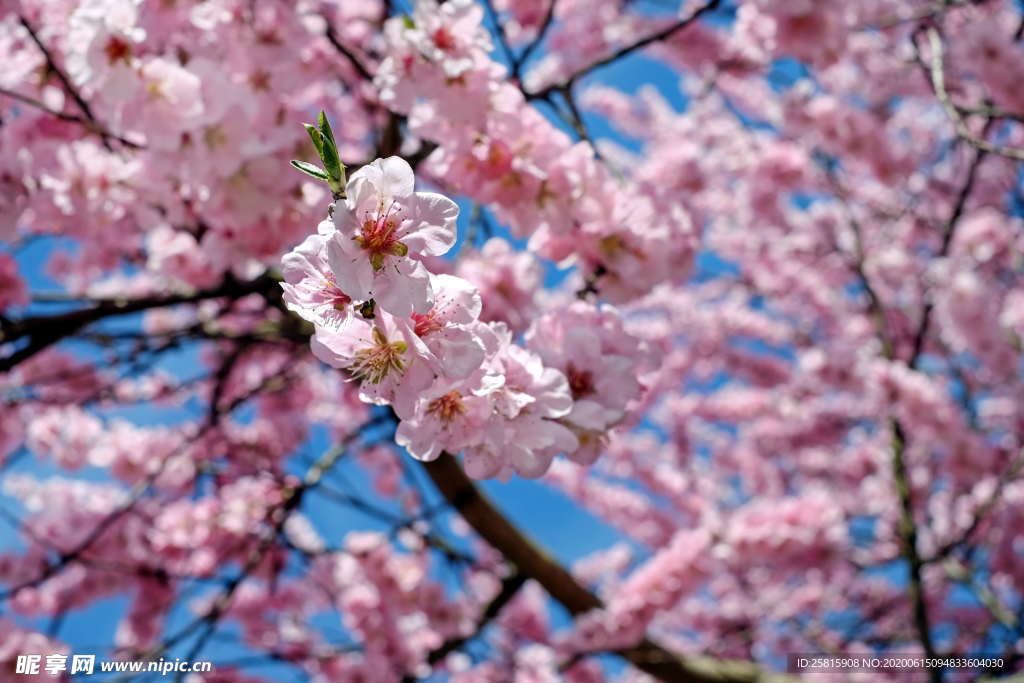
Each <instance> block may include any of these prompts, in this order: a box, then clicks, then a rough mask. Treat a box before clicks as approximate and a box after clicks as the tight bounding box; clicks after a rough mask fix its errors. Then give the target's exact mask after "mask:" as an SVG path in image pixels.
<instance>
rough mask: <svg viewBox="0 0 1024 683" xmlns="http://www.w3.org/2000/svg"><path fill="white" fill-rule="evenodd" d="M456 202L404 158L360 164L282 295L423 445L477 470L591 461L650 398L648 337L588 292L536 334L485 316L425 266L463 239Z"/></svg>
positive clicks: (321, 343)
mask: <svg viewBox="0 0 1024 683" xmlns="http://www.w3.org/2000/svg"><path fill="white" fill-rule="evenodd" d="M458 213H459V209H458V206H457V205H456V204H455V202H453V201H452V200H451V199H448V198H447V197H445V196H443V195H440V194H436V193H433V192H417V191H416V189H415V177H414V173H413V170H412V168H411V167H410V166H409V164H408V162H406V161H405V160H403V159H401V158H399V157H389V158H386V159H377V160H375V161H373V162H372V163H370V164H367V165H365V166H363V167H362V168H360V169H359V170H357V171H356V172H355V173H353V174H352V176H351V178H349V180H348V183H347V185H346V187H345V192H344V200H343V201H339V202H337V203H335V204H334V205H333V207H332V210H331V215H330V217H329V218H328V219H326V220H324V221H322V222H321V223H320V225H319V226H318V228H317V233H316V234H313V235H310V236H309V237H307V238H306V239H305V240H304V241H303V242H302V244H300V245H299V246H298V247H296V248H295V249H294V250H293V251H291V252H289V253H288V254H286V255H285V257H284V259H283V261H282V273H283V276H284V280H285V281H284V282H283V283H282V287H283V288H284V301H285V304H286V305H287V306H288V308H289V309H290V310H292V311H294V312H295V313H297V314H298V315H299V316H301V317H302V318H303V319H305V320H307V321H309V322H311V323H313V325H314V328H315V332H314V334H313V338H312V342H311V345H312V350H313V353H314V354H315V355H316V357H317V358H319V359H320V360H322V361H323V362H325V363H327V364H328V365H330V366H332V367H335V368H339V369H341V370H343V371H344V372H345V373H346V374H347V375H348V376H349V377H350V378H351V379H352V380H353V381H355V382H358V383H359V387H360V398H362V400H364V401H366V402H368V403H374V404H378V405H389V406H391V407H392V409H393V410H394V412H395V414H396V415H397V416H398V418H399V419H400V423H399V426H398V431H397V433H396V437H395V438H396V442H397V443H398V444H399V445H401V446H404V447H405V449H406V450H407V451H408V452H409V454H410V455H412V456H413V457H415V458H417V459H420V460H434V459H435V458H437V457H438V456H439V455H440V454H441V453H442V452H443V451H449V452H453V453H459V452H461V453H462V454H463V456H464V465H465V468H466V471H467V472H468V473H469V474H470V476H472V477H475V478H487V477H505V478H507V477H509V476H511V475H512V474H513V473H516V474H519V475H521V476H525V477H538V476H540V475H542V474H544V472H546V471H547V469H548V467H549V466H550V464H551V462H552V460H553V459H554V457H555V456H556V455H558V454H563V453H564V454H567V455H569V456H570V457H572V458H573V459H575V460H577V461H579V462H586V463H589V462H592V461H593V460H594V459H595V458H596V457H597V456H598V455H599V454H600V450H601V448H602V444H604V443H605V441H606V438H607V435H608V433H609V430H611V429H612V428H614V427H616V426H617V425H619V424H620V423H622V422H623V420H624V419H626V417H627V414H628V412H629V408H630V404H631V403H635V402H637V401H639V400H640V398H641V394H642V389H643V387H642V386H641V384H640V382H639V381H638V379H637V373H638V372H639V371H640V368H641V364H642V363H643V362H645V361H646V360H647V358H646V356H647V352H646V348H645V346H644V345H643V344H642V343H640V342H639V340H637V339H635V338H634V337H632V336H631V335H630V334H629V333H628V332H627V331H626V330H625V327H624V325H623V322H622V320H621V318H620V316H619V315H618V313H617V312H616V311H615V309H613V308H612V307H609V306H604V307H597V306H595V305H593V304H589V303H585V302H582V301H578V302H575V303H572V304H569V305H566V306H563V307H561V308H559V309H556V310H552V311H549V312H548V313H547V314H545V315H544V316H542V317H540V318H538V319H537V320H536V321H535V322H534V324H533V326H532V327H530V329H529V330H527V332H526V336H525V342H526V346H523V345H520V344H518V343H517V342H516V341H515V338H514V335H513V332H512V331H511V330H510V329H509V327H508V325H506V324H505V323H504V322H501V321H494V320H492V321H490V322H484V321H482V320H481V312H482V310H483V302H482V300H481V296H480V293H479V292H478V290H477V289H476V288H475V287H473V285H472V284H470V283H469V282H468V281H467V280H465V279H463V278H461V277H458V276H456V275H451V274H445V273H441V274H435V273H432V272H431V271H429V270H428V269H427V266H426V265H425V263H426V262H427V260H428V259H430V258H431V257H438V256H441V255H443V254H445V253H446V252H448V250H449V249H451V247H452V246H453V245H454V244H455V240H456V219H457V216H458Z"/></svg>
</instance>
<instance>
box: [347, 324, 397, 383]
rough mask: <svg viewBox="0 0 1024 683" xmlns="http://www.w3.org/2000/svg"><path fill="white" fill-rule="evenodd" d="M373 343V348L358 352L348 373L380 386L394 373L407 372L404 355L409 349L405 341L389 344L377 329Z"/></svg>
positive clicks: (375, 329)
mask: <svg viewBox="0 0 1024 683" xmlns="http://www.w3.org/2000/svg"><path fill="white" fill-rule="evenodd" d="M373 341H374V345H373V346H371V347H369V348H366V349H360V350H358V351H356V353H355V356H354V358H353V359H352V363H351V364H350V365H349V366H348V371H349V372H351V373H352V376H353V377H354V378H356V379H358V380H360V381H364V382H368V383H370V384H380V382H381V381H383V379H384V378H385V377H387V376H388V375H389V374H391V372H392V371H395V372H402V371H403V370H405V361H404V360H403V359H402V355H403V354H404V353H405V352H406V349H408V348H409V347H408V345H407V344H406V343H405V342H403V341H396V342H388V340H387V337H385V336H384V333H383V332H381V331H380V330H378V329H377V328H374V329H373Z"/></svg>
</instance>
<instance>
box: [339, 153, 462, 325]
mask: <svg viewBox="0 0 1024 683" xmlns="http://www.w3.org/2000/svg"><path fill="white" fill-rule="evenodd" d="M414 182H415V179H414V178H413V172H412V168H410V166H409V164H408V163H407V162H406V161H405V160H403V159H401V158H399V157H389V158H387V159H378V160H377V161H374V162H373V163H372V164H369V165H367V166H365V167H363V168H361V169H360V170H358V171H356V172H355V173H354V174H353V175H352V177H351V179H350V180H349V182H348V186H347V187H346V189H345V192H346V200H345V203H344V204H339V205H338V206H336V208H335V211H334V225H335V226H336V228H337V230H336V232H335V233H334V234H332V235H331V236H330V238H329V241H328V244H327V259H328V263H329V264H330V266H331V270H332V271H333V273H334V277H335V278H336V282H337V284H338V286H339V287H341V289H342V290H343V291H345V292H348V293H349V294H350V295H351V296H352V297H354V298H355V299H358V300H368V299H374V300H375V301H377V302H378V304H379V305H380V306H381V308H382V309H384V310H385V311H388V312H389V313H392V314H393V315H397V316H400V317H405V316H408V315H410V314H411V313H412V312H413V311H416V312H417V313H428V312H429V311H430V307H431V305H432V302H433V297H434V293H433V289H432V288H431V285H430V278H429V275H428V274H427V271H426V269H425V268H424V267H423V265H422V264H421V263H420V262H419V261H417V260H415V259H414V258H413V257H414V256H437V255H440V254H444V253H445V252H447V251H448V250H449V249H450V248H451V247H452V245H453V244H454V243H455V218H456V216H457V215H458V207H457V206H456V205H455V202H453V201H452V200H450V199H448V198H447V197H444V196H442V195H438V194H434V193H430V192H415V191H414Z"/></svg>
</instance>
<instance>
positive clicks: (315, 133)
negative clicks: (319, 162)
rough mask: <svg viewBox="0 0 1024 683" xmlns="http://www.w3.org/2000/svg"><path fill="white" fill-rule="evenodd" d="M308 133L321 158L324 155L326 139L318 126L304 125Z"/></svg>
mask: <svg viewBox="0 0 1024 683" xmlns="http://www.w3.org/2000/svg"><path fill="white" fill-rule="evenodd" d="M302 125H303V126H304V127H305V129H306V132H307V133H309V139H310V140H312V141H313V146H314V147H316V153H317V154H318V155H320V156H321V157H322V156H323V155H324V138H323V135H321V133H320V131H319V130H317V128H316V126H314V125H312V124H309V123H304V124H302Z"/></svg>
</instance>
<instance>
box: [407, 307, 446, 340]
mask: <svg viewBox="0 0 1024 683" xmlns="http://www.w3.org/2000/svg"><path fill="white" fill-rule="evenodd" d="M412 320H413V330H414V331H415V332H416V336H417V337H425V336H427V335H428V334H430V333H431V332H437V331H438V330H439V329H441V328H442V327H444V323H443V322H441V321H440V320H438V319H437V315H436V314H435V313H434V311H430V312H429V313H413V314H412Z"/></svg>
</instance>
